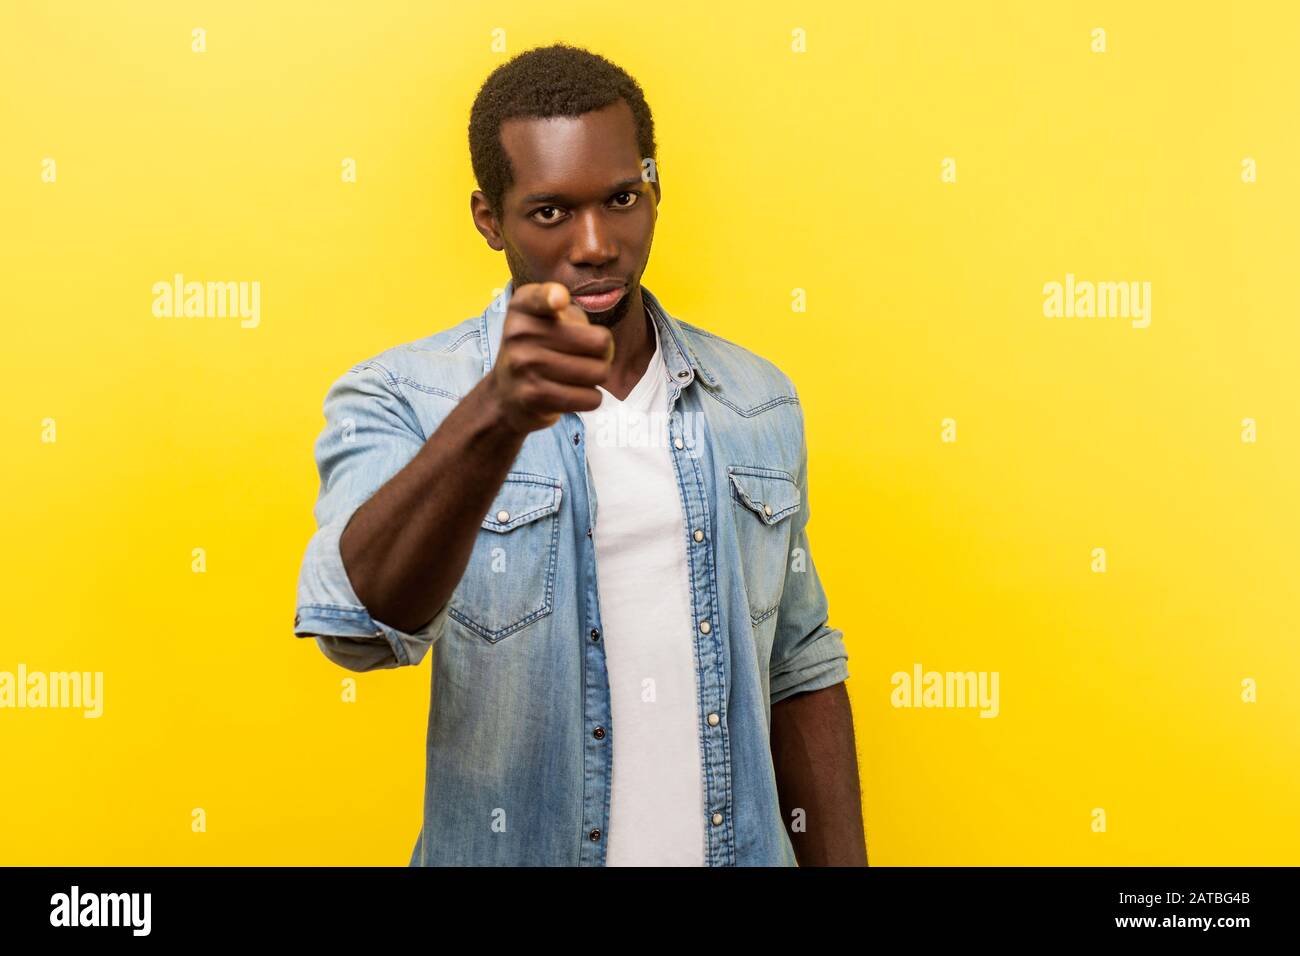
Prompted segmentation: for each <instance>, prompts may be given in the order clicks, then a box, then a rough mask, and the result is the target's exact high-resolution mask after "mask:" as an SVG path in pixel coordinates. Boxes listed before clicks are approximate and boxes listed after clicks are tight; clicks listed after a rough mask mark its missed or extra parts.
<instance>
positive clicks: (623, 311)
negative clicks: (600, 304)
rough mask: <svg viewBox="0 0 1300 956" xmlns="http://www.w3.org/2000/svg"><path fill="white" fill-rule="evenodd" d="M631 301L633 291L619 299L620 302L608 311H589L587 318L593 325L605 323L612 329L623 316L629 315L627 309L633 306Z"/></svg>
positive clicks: (606, 326) (604, 324)
mask: <svg viewBox="0 0 1300 956" xmlns="http://www.w3.org/2000/svg"><path fill="white" fill-rule="evenodd" d="M631 301H632V293H630V292H629V293H628V294H627V295H625V296H623V298H621V299H619V300H618V303H617V304H616V305H615V306H614V308H612V309H610V310H609V311H607V312H588V313H587V320H588V321H589V322H590V323H591V324H592V325H603V326H605V328H607V329H612V328H613V327H614V326H616V325H618V323H619V322H621V321H622V320H623V316H625V315H627V310H628V308H629V307H630V306H631Z"/></svg>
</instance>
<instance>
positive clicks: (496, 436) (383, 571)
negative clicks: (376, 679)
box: [339, 378, 526, 631]
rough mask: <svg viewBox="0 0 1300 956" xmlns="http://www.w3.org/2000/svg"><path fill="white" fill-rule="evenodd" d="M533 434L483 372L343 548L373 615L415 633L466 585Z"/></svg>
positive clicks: (354, 522) (352, 526)
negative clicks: (494, 507) (503, 406)
mask: <svg viewBox="0 0 1300 956" xmlns="http://www.w3.org/2000/svg"><path fill="white" fill-rule="evenodd" d="M525 437H526V435H525V434H524V433H521V432H518V431H516V430H513V429H511V428H509V427H507V426H506V425H505V424H504V421H503V419H502V416H501V414H500V410H499V405H498V404H497V402H496V400H495V396H494V395H493V393H492V380H491V379H490V378H484V379H482V380H481V381H480V382H479V383H478V385H476V386H475V387H474V388H473V389H471V390H470V392H469V393H468V394H467V395H466V396H465V397H464V398H463V399H461V401H460V402H459V403H458V404H457V405H456V407H455V408H453V409H452V410H451V412H449V413H448V415H447V417H446V418H445V419H444V420H443V422H442V424H441V425H440V426H439V427H438V429H437V431H435V432H434V433H433V434H432V435H431V436H429V439H428V440H427V441H426V442H425V443H424V445H423V447H422V448H421V449H420V451H419V452H418V453H417V454H416V455H415V457H414V458H412V459H411V461H410V462H408V463H407V464H406V466H405V467H404V468H402V470H401V471H399V472H398V473H397V474H395V475H394V476H393V477H392V478H391V479H389V481H388V482H387V483H386V484H384V485H383V486H382V487H380V488H379V490H377V491H376V492H375V493H374V494H373V495H372V496H371V497H370V499H369V500H368V501H366V502H365V503H364V504H363V505H362V506H361V507H360V508H358V509H357V511H356V513H355V514H354V515H353V516H352V519H351V521H349V522H348V525H347V527H346V528H345V529H344V531H343V534H342V536H341V537H340V539H339V553H340V556H341V557H342V559H343V566H344V569H345V570H346V571H347V575H348V579H349V581H350V582H351V584H352V588H353V590H354V591H355V592H356V594H357V597H358V598H359V599H360V600H361V603H362V604H364V605H365V606H366V609H367V610H368V611H369V612H370V614H371V616H373V617H374V618H376V619H377V620H380V621H382V622H384V623H385V624H387V625H389V626H390V627H394V628H397V629H399V630H404V631H416V630H419V629H420V628H422V627H424V626H425V625H426V624H428V623H429V621H431V620H432V619H433V617H434V615H435V614H437V612H438V611H439V610H440V609H441V608H442V606H443V605H444V604H445V603H446V602H447V600H448V599H449V598H450V597H451V594H452V592H453V591H454V590H455V589H456V585H457V584H459V583H460V579H461V576H462V575H463V574H464V573H465V567H466V565H467V564H468V563H469V557H470V554H471V553H472V551H473V547H474V540H475V536H476V534H477V532H478V529H479V527H480V525H481V523H482V521H483V515H485V514H486V513H487V510H488V507H489V506H490V505H491V504H492V500H493V498H494V497H495V496H496V494H497V492H498V491H499V490H500V488H501V485H502V483H503V482H504V481H505V477H506V474H507V473H508V472H509V471H510V467H511V465H513V464H514V461H515V458H516V457H517V456H518V454H519V450H520V448H521V447H522V445H523V441H524V438H525Z"/></svg>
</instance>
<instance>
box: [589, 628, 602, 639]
mask: <svg viewBox="0 0 1300 956" xmlns="http://www.w3.org/2000/svg"><path fill="white" fill-rule="evenodd" d="M591 639H592V640H593V641H598V640H600V631H598V630H596V629H595V628H594V627H593V628H592V629H591Z"/></svg>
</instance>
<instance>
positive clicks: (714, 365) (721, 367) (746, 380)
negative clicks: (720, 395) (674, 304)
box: [676, 319, 799, 404]
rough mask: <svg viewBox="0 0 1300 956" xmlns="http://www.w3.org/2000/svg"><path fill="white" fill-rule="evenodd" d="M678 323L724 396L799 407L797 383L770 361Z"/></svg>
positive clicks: (698, 327) (708, 332)
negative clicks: (728, 393) (737, 395)
mask: <svg viewBox="0 0 1300 956" xmlns="http://www.w3.org/2000/svg"><path fill="white" fill-rule="evenodd" d="M676 322H677V325H678V327H679V328H681V330H682V334H683V336H684V337H685V339H686V342H687V344H688V345H689V346H690V347H691V349H692V350H693V351H694V352H695V353H696V355H697V356H699V359H700V361H701V363H702V364H703V365H704V367H705V368H707V369H708V370H709V371H710V372H712V373H713V375H714V376H715V377H716V378H718V379H719V381H720V383H721V385H722V390H723V391H724V392H726V391H728V390H730V391H733V392H737V393H744V394H747V395H749V396H751V397H752V398H754V399H756V400H758V401H769V402H770V401H776V402H793V403H795V404H797V403H798V401H799V393H798V390H797V389H796V388H795V384H794V380H793V379H791V378H790V376H788V375H787V374H786V373H785V372H784V371H783V370H782V369H781V368H780V366H778V365H777V364H776V363H775V362H773V361H772V360H771V359H769V358H766V357H764V356H762V355H759V354H758V353H757V352H755V351H753V350H752V349H748V348H746V347H745V346H743V345H740V344H739V343H736V342H733V341H731V340H730V339H727V338H723V337H722V336H721V335H718V334H717V333H716V332H710V331H709V330H708V329H705V328H702V327H701V326H698V325H695V324H694V323H692V322H686V321H683V320H682V319H677V320H676Z"/></svg>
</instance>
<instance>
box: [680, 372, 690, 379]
mask: <svg viewBox="0 0 1300 956" xmlns="http://www.w3.org/2000/svg"><path fill="white" fill-rule="evenodd" d="M690 374H691V373H690V372H678V373H677V377H678V378H685V377H686V376H687V375H690Z"/></svg>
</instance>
